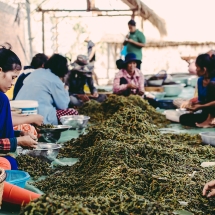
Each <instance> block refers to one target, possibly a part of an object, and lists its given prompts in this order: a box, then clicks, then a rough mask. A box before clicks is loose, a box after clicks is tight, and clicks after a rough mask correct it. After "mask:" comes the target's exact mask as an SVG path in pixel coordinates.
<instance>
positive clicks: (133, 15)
mask: <svg viewBox="0 0 215 215" xmlns="http://www.w3.org/2000/svg"><path fill="white" fill-rule="evenodd" d="M134 18H135V10H133V11H132V15H131V19H133V20H134Z"/></svg>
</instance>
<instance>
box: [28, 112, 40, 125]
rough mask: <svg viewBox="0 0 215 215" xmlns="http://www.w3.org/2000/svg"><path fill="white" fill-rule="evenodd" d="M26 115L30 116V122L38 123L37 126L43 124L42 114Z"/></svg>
mask: <svg viewBox="0 0 215 215" xmlns="http://www.w3.org/2000/svg"><path fill="white" fill-rule="evenodd" d="M27 117H28V118H30V121H31V122H30V123H32V124H35V125H39V126H41V125H42V124H43V116H41V115H39V114H32V115H29V116H27Z"/></svg>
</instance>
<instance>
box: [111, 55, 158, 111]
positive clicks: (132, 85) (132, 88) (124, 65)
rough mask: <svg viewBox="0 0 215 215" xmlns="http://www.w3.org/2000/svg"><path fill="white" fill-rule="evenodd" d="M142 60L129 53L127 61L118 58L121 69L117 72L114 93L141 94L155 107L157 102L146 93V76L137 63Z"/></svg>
mask: <svg viewBox="0 0 215 215" xmlns="http://www.w3.org/2000/svg"><path fill="white" fill-rule="evenodd" d="M140 63H141V61H140V60H138V59H137V58H136V55H135V54H133V53H129V54H127V55H126V56H125V61H124V62H123V61H122V60H117V61H116V65H117V68H119V69H120V71H119V72H118V73H117V74H116V76H115V78H114V82H113V93H115V94H117V95H123V96H129V95H132V94H133V95H139V96H142V97H143V98H144V99H146V100H147V101H148V102H149V104H150V105H152V106H153V107H154V108H156V107H158V104H157V102H156V101H155V100H154V99H153V98H149V96H148V97H146V96H145V95H144V91H145V90H144V76H143V74H142V73H141V71H140V70H139V69H137V64H140Z"/></svg>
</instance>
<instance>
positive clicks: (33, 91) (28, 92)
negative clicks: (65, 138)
mask: <svg viewBox="0 0 215 215" xmlns="http://www.w3.org/2000/svg"><path fill="white" fill-rule="evenodd" d="M16 100H36V101H38V104H39V107H38V113H39V114H40V115H42V116H43V117H44V123H45V124H54V125H57V124H58V120H57V115H56V110H58V109H61V110H63V109H67V108H68V106H69V102H70V98H69V93H68V91H66V90H65V89H64V84H63V82H62V81H61V80H60V78H59V77H58V76H56V75H55V74H54V73H52V72H51V70H50V69H43V68H41V69H37V70H35V71H34V72H33V73H32V74H31V75H29V76H28V77H27V78H25V80H24V82H23V86H22V88H21V90H20V91H19V93H18V95H17V96H16Z"/></svg>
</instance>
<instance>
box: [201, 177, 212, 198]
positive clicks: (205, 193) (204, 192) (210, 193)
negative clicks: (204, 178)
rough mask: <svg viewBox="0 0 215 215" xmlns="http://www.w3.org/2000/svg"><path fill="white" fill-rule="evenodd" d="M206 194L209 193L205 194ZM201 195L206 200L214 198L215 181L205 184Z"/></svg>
mask: <svg viewBox="0 0 215 215" xmlns="http://www.w3.org/2000/svg"><path fill="white" fill-rule="evenodd" d="M207 192H209V193H208V194H207ZM202 194H203V196H206V195H207V197H208V198H210V197H214V196H215V180H214V181H210V182H208V183H207V184H205V186H204V188H203V192H202Z"/></svg>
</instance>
